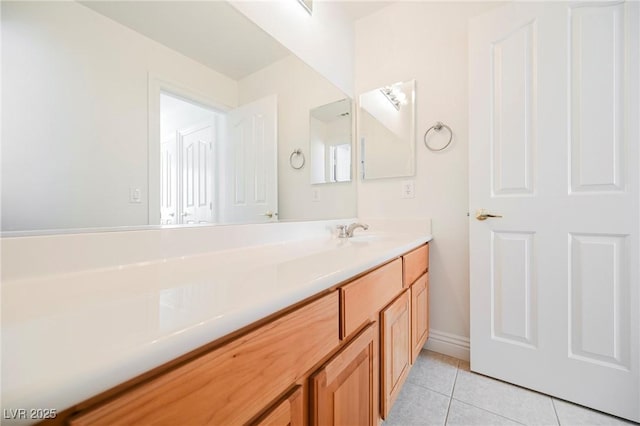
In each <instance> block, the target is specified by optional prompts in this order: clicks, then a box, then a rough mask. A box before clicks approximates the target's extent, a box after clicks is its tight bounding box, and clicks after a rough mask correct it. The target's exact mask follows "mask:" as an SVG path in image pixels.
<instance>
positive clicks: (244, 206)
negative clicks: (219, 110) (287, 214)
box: [220, 95, 278, 223]
mask: <svg viewBox="0 0 640 426" xmlns="http://www.w3.org/2000/svg"><path fill="white" fill-rule="evenodd" d="M277 105H278V103H277V98H276V95H271V96H267V97H264V98H262V99H259V100H257V101H254V102H251V103H248V104H245V105H242V106H240V107H238V108H236V109H234V110H233V111H231V112H229V114H228V116H227V117H228V119H227V126H228V128H227V137H226V140H225V141H224V143H222V144H221V155H220V157H221V159H223V160H222V163H221V165H220V169H221V174H222V176H224V182H226V184H225V185H224V187H221V188H220V192H221V198H222V202H221V206H220V214H221V217H222V221H224V222H226V223H237V222H250V223H253V222H270V221H275V220H277V218H278V170H277V161H278V160H277V154H278V150H277V144H278V135H277V129H278V122H277V120H278V117H277Z"/></svg>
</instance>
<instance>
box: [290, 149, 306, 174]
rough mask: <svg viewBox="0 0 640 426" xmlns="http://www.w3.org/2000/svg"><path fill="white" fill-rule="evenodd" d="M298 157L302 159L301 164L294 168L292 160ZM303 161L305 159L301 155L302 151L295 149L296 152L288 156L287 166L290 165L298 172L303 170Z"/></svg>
mask: <svg viewBox="0 0 640 426" xmlns="http://www.w3.org/2000/svg"><path fill="white" fill-rule="evenodd" d="M298 157H300V158H302V163H300V164H299V165H298V166H296V165H295V164H294V158H298ZM305 161H306V159H305V158H304V154H303V153H302V150H301V149H300V148H297V149H296V150H294V151H293V152H292V153H291V155H290V156H289V164H291V167H293V168H294V169H296V170H300V169H301V168H303V167H304V163H305Z"/></svg>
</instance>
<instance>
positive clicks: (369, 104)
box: [360, 89, 412, 140]
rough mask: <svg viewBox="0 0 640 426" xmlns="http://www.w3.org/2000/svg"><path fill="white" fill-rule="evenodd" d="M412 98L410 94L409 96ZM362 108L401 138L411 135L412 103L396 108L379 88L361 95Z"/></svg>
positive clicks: (406, 138) (407, 138)
mask: <svg viewBox="0 0 640 426" xmlns="http://www.w3.org/2000/svg"><path fill="white" fill-rule="evenodd" d="M407 98H408V99H410V96H407ZM360 109H364V110H366V111H367V112H368V113H369V114H370V115H371V116H373V117H374V118H375V119H376V120H378V121H379V122H380V124H382V125H383V126H384V127H386V128H387V129H388V130H389V131H390V132H392V133H395V134H396V135H397V137H398V138H399V140H409V138H410V137H411V120H412V112H411V109H412V107H411V105H410V104H406V105H400V109H399V110H398V109H396V108H395V107H394V106H393V104H392V103H391V102H390V101H389V99H387V97H386V96H385V95H384V94H382V91H381V90H379V89H376V90H372V91H370V92H367V93H363V94H362V95H360Z"/></svg>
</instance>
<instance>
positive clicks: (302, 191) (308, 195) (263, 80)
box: [238, 55, 356, 220]
mask: <svg viewBox="0 0 640 426" xmlns="http://www.w3.org/2000/svg"><path fill="white" fill-rule="evenodd" d="M238 90H239V97H238V100H239V102H240V103H242V104H244V103H246V102H249V101H251V100H253V99H257V98H260V97H261V96H264V95H267V94H269V93H278V140H279V143H278V203H279V205H278V214H279V218H280V220H292V219H295V220H314V219H329V218H341V217H353V216H355V215H356V203H355V201H354V200H355V198H356V189H355V183H354V182H353V181H351V182H345V183H341V184H339V185H326V186H322V187H321V188H314V189H313V190H315V191H318V193H319V194H320V197H319V198H320V199H319V200H317V201H314V200H313V198H312V187H311V184H310V182H311V171H310V170H311V167H310V166H308V165H307V166H305V167H304V168H303V169H301V170H294V169H292V168H291V166H290V165H289V156H290V155H291V152H293V150H295V149H296V148H300V147H302V149H303V152H305V155H307V154H310V153H309V150H311V149H314V148H312V147H311V145H310V143H309V135H310V122H311V120H310V119H309V111H311V110H312V109H314V108H316V107H317V106H319V105H325V104H328V103H331V102H334V101H337V100H340V99H344V97H345V95H344V93H342V91H340V90H339V89H338V88H336V87H335V86H334V85H333V84H331V83H330V82H329V81H327V80H326V79H325V78H324V77H322V76H321V75H320V74H318V73H317V72H315V71H314V70H312V69H311V68H310V67H309V66H307V65H306V64H305V63H303V62H302V61H301V60H300V59H298V58H297V57H295V56H293V55H291V56H289V57H287V58H284V59H282V60H280V61H278V62H275V63H273V64H271V65H269V66H267V67H265V68H263V69H262V70H260V71H257V72H255V73H254V74H252V75H250V76H248V77H245V78H243V79H241V80H239V81H238ZM348 121H349V123H351V120H348ZM349 125H350V126H352V123H351V124H349ZM349 134H350V135H351V134H352V131H351V130H350V131H349Z"/></svg>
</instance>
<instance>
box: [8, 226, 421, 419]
mask: <svg viewBox="0 0 640 426" xmlns="http://www.w3.org/2000/svg"><path fill="white" fill-rule="evenodd" d="M290 226H291V225H290ZM295 226H299V225H295ZM281 229H282V228H281ZM145 232H148V231H145ZM210 232H214V231H210ZM215 232H227V231H225V230H215ZM55 238H60V237H55ZM70 238H81V236H74V237H70ZM108 238H114V239H117V238H118V237H117V236H115V234H112V236H110V237H108ZM430 239H431V237H430V235H428V234H426V233H424V232H417V233H415V232H414V233H392V232H389V233H377V234H376V233H361V234H360V235H358V234H356V236H354V237H353V238H349V239H339V238H330V239H327V238H326V237H325V238H322V239H318V238H312V239H306V240H301V241H289V242H281V243H276V244H261V245H257V246H248V247H241V248H235V249H228V250H218V251H213V252H210V253H202V254H199V255H190V256H182V257H178V258H165V259H162V260H160V261H148V262H138V263H135V264H130V265H119V266H115V267H108V268H94V269H92V270H90V271H82V272H73V273H64V274H57V275H47V276H46V277H33V278H24V279H21V280H15V279H13V280H12V279H9V280H7V281H8V285H6V286H4V288H3V299H4V301H11V302H12V303H11V304H10V305H8V306H17V305H18V304H19V301H20V300H27V298H28V295H29V294H33V292H34V291H39V292H41V294H43V296H44V297H56V298H57V299H56V300H59V301H60V305H45V304H44V303H43V304H41V305H39V306H33V309H30V307H27V306H24V305H23V309H20V310H17V309H16V310H8V311H7V310H5V311H4V312H3V362H5V365H4V368H3V408H5V409H16V408H26V409H31V408H49V409H55V410H56V411H57V415H56V418H55V419H50V420H47V421H49V422H53V423H56V424H72V425H88V424H110V425H111V424H136V423H137V424H141V423H145V424H148V423H154V424H292V425H296V424H378V423H379V421H380V418H383V419H384V418H385V417H386V415H387V414H388V413H389V411H390V410H391V407H392V406H393V402H394V401H395V399H396V397H397V395H398V392H399V391H400V389H401V387H402V384H403V383H404V381H405V379H406V377H407V374H408V372H409V369H410V368H411V364H412V363H413V361H414V360H415V357H416V356H417V354H418V352H419V351H420V349H421V348H422V346H423V345H424V343H425V341H426V339H427V337H428V276H429V275H428V253H429V249H428V241H430ZM4 243H5V247H3V248H4V249H5V250H7V249H8V251H14V252H15V251H17V249H16V246H13V247H12V246H11V244H9V242H8V241H5V242H4ZM78 246H79V247H82V246H85V247H86V246H87V244H86V241H84V242H83V243H82V244H80V243H79V245H78ZM51 267H55V265H51ZM10 274H11V271H9V272H6V275H7V276H8V278H11V277H10V276H9V275H10ZM136 280H137V282H136ZM46 288H48V290H46ZM54 288H57V290H58V291H59V292H61V293H62V294H65V295H66V297H68V298H73V299H74V300H73V302H70V301H69V302H67V303H64V301H63V300H62V299H63V298H62V297H60V296H61V294H55V295H54V291H53V289H54ZM47 292H48V293H47ZM23 298H24V299H23ZM45 329H46V330H45ZM47 332H48V333H47ZM22 420H26V421H24V423H34V422H35V421H37V420H41V419H33V418H32V419H22Z"/></svg>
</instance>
